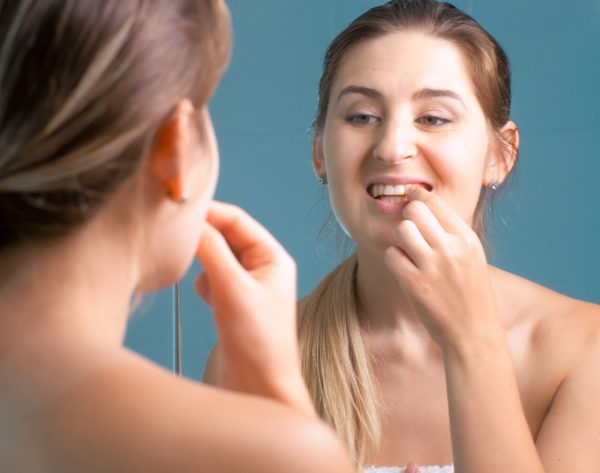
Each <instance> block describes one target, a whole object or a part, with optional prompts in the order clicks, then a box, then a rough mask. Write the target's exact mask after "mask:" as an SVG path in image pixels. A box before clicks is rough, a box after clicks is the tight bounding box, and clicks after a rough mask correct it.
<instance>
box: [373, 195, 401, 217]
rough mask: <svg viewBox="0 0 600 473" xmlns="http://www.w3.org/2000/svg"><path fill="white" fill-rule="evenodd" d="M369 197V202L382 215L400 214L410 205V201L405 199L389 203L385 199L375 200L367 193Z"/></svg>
mask: <svg viewBox="0 0 600 473" xmlns="http://www.w3.org/2000/svg"><path fill="white" fill-rule="evenodd" d="M367 195H368V196H369V202H370V204H371V206H372V207H373V208H374V209H375V210H377V211H378V212H380V213H383V214H398V213H400V212H402V209H403V208H404V207H405V206H406V204H407V203H408V199H406V198H404V200H402V201H400V202H388V201H386V200H383V199H375V198H374V197H373V196H372V195H371V194H369V193H368V192H367Z"/></svg>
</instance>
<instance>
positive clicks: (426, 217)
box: [402, 200, 448, 249]
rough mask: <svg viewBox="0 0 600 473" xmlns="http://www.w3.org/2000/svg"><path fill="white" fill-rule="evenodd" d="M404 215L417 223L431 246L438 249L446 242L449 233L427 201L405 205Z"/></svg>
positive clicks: (417, 201) (411, 202)
mask: <svg viewBox="0 0 600 473" xmlns="http://www.w3.org/2000/svg"><path fill="white" fill-rule="evenodd" d="M402 216H403V217H404V218H405V219H407V220H410V221H411V222H413V223H414V224H415V225H416V227H417V228H418V229H419V232H420V233H421V235H423V238H424V239H425V241H426V242H427V243H428V244H429V246H430V247H432V248H436V249H437V248H440V247H443V246H444V245H445V244H446V237H447V236H448V234H447V233H446V230H444V228H443V227H442V224H441V223H440V222H439V221H438V219H437V218H436V217H435V215H434V214H433V212H432V211H431V209H430V208H429V207H428V206H427V204H426V203H425V202H422V201H420V200H413V201H410V202H409V203H408V204H406V206H405V207H404V209H403V211H402Z"/></svg>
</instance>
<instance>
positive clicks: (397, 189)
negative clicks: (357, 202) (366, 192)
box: [371, 184, 406, 198]
mask: <svg viewBox="0 0 600 473" xmlns="http://www.w3.org/2000/svg"><path fill="white" fill-rule="evenodd" d="M371 195H372V196H373V197H375V198H378V197H381V196H404V195H406V186H404V185H402V184H398V185H397V186H392V185H390V184H387V185H386V184H373V186H372V188H371Z"/></svg>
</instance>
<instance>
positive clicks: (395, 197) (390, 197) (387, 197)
mask: <svg viewBox="0 0 600 473" xmlns="http://www.w3.org/2000/svg"><path fill="white" fill-rule="evenodd" d="M379 200H385V201H386V202H390V203H392V204H398V203H400V202H404V201H405V200H406V197H405V196H401V195H383V196H381V197H379Z"/></svg>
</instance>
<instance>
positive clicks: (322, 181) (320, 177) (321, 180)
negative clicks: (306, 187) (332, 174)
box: [319, 174, 329, 186]
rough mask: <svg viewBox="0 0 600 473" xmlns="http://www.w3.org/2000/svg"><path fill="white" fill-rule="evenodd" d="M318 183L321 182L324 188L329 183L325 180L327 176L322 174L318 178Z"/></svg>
mask: <svg viewBox="0 0 600 473" xmlns="http://www.w3.org/2000/svg"><path fill="white" fill-rule="evenodd" d="M319 181H320V182H321V184H323V185H324V186H326V185H327V184H328V183H329V181H328V180H327V174H323V175H322V176H319Z"/></svg>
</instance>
